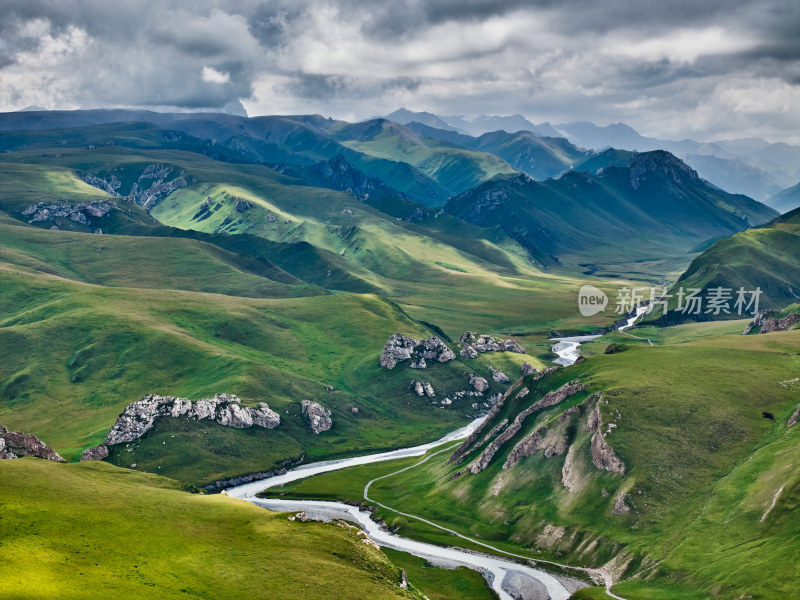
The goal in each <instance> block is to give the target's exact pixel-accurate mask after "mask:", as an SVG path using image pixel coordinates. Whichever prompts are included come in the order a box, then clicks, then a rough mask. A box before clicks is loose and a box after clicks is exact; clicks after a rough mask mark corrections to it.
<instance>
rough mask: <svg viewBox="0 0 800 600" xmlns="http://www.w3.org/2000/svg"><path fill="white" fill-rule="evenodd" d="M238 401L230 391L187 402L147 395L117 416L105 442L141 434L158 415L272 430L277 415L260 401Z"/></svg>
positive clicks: (130, 438) (276, 420)
mask: <svg viewBox="0 0 800 600" xmlns="http://www.w3.org/2000/svg"><path fill="white" fill-rule="evenodd" d="M240 402H241V400H240V399H239V398H237V397H236V396H233V395H230V394H217V395H215V396H214V397H213V398H203V399H202V400H198V401H197V402H194V403H193V402H191V401H190V400H187V399H186V398H176V397H174V396H158V395H156V394H148V395H146V396H144V397H143V398H142V399H141V400H137V401H136V402H133V403H131V404H129V405H128V407H127V408H126V409H125V410H124V411H123V412H122V413H121V414H120V415H119V416H118V417H117V421H116V423H114V426H113V427H112V428H111V431H109V432H108V435H107V436H106V439H105V443H106V444H122V443H124V442H131V441H133V440H135V439H138V438H140V437H142V436H143V435H144V434H145V433H147V431H149V430H150V429H151V428H152V427H153V423H154V422H155V420H156V419H157V418H158V417H173V418H174V417H181V416H185V417H188V418H190V419H198V420H199V419H211V420H214V421H216V422H217V423H219V424H220V425H225V426H227V427H238V428H243V427H250V426H251V425H258V426H259V427H265V428H267V429H274V428H275V427H277V426H278V425H280V422H281V418H280V416H279V415H278V413H276V412H275V411H273V410H271V409H270V408H269V406H268V405H267V404H266V403H264V402H259V403H258V406H257V408H252V407H248V406H241V405H240V404H239V403H240Z"/></svg>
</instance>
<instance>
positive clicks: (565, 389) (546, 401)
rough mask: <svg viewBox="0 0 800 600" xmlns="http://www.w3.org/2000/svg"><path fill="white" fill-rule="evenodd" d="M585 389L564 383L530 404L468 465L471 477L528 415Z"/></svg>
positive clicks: (577, 383) (577, 384) (584, 387)
mask: <svg viewBox="0 0 800 600" xmlns="http://www.w3.org/2000/svg"><path fill="white" fill-rule="evenodd" d="M584 389H586V386H585V385H583V384H582V383H580V382H579V381H572V382H569V383H565V384H564V385H562V386H561V387H560V388H558V389H557V390H554V391H552V392H548V393H547V394H545V395H544V396H543V397H542V398H541V400H539V401H538V402H536V403H534V404H532V405H531V406H529V407H528V408H526V409H525V410H523V411H522V412H521V413H519V414H518V415H517V416H516V417H515V418H514V421H513V422H512V423H511V425H509V426H508V427H507V428H506V429H505V430H504V431H503V433H501V434H500V435H498V436H497V438H495V440H494V441H493V442H491V443H490V444H489V445H488V446H487V447H486V449H485V450H484V451H483V452H482V453H481V455H480V456H479V457H478V458H476V459H475V460H474V461H473V462H471V463H470V464H469V466H468V467H467V470H468V471H469V472H470V473H472V474H473V475H477V474H478V473H480V472H481V471H483V470H484V469H485V468H486V467H488V466H489V463H490V462H491V461H492V458H494V455H495V454H496V453H497V451H498V450H499V449H500V447H501V446H502V445H503V444H505V443H506V442H507V441H508V440H510V439H511V438H512V437H514V436H515V435H516V434H517V432H518V431H519V430H520V429H522V424H523V422H524V421H525V419H527V418H528V417H529V416H530V415H532V414H533V413H535V412H536V411H538V410H541V409H543V408H547V407H549V406H554V405H555V404H558V403H559V402H562V401H563V400H565V399H566V398H568V397H570V396H572V395H574V394H577V393H578V392H580V391H583V390H584Z"/></svg>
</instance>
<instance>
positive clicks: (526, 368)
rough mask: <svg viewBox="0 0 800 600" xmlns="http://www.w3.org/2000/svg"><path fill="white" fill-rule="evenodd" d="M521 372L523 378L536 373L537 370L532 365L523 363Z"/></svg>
mask: <svg viewBox="0 0 800 600" xmlns="http://www.w3.org/2000/svg"><path fill="white" fill-rule="evenodd" d="M520 372H521V373H522V376H523V377H525V376H526V375H531V374H533V373H536V369H535V368H533V366H532V365H531V364H530V363H522V367H521V368H520Z"/></svg>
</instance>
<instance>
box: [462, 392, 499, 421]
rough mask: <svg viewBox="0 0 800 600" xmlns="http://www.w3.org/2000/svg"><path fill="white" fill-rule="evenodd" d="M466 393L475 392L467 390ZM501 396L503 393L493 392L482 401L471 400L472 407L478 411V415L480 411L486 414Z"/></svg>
mask: <svg viewBox="0 0 800 600" xmlns="http://www.w3.org/2000/svg"><path fill="white" fill-rule="evenodd" d="M467 393H468V394H474V393H475V392H467ZM502 397H503V394H494V395H492V396H489V397H488V398H487V399H486V400H484V401H483V402H473V403H472V408H473V409H475V410H477V411H478V415H476V416H480V414H481V413H483V414H486V413H487V412H488V411H489V410H490V409H492V408H493V407H494V406H495V404H497V403H498V402H499V401H500V399H501V398H502Z"/></svg>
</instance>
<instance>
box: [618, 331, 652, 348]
mask: <svg viewBox="0 0 800 600" xmlns="http://www.w3.org/2000/svg"><path fill="white" fill-rule="evenodd" d="M620 333H621V334H622V335H627V336H628V337H632V338H636V339H637V340H645V341H647V343H648V344H650V345H651V346H653V345H654V344H653V342H652V341H650V338H643V337H639V336H638V335H633V334H632V333H628V332H627V331H620Z"/></svg>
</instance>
